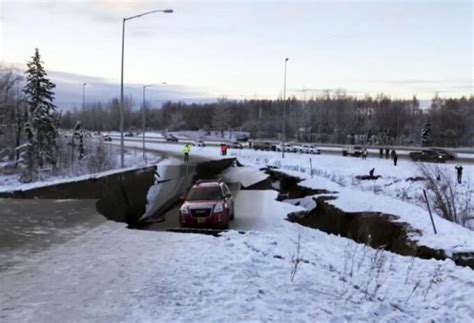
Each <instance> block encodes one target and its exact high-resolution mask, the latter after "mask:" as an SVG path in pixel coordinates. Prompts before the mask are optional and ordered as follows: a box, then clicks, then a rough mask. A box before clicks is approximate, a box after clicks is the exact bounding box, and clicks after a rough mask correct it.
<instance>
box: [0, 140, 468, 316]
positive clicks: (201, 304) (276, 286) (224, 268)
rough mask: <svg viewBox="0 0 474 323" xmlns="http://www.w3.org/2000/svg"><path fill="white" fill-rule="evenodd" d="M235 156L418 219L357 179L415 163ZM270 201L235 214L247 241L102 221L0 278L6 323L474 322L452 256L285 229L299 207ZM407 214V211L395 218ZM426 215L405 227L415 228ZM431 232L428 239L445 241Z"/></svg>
mask: <svg viewBox="0 0 474 323" xmlns="http://www.w3.org/2000/svg"><path fill="white" fill-rule="evenodd" d="M147 146H148V148H155V149H160V150H165V151H167V152H175V153H180V152H181V149H182V146H181V145H170V144H153V145H147ZM233 154H235V156H236V157H238V158H239V161H241V162H242V163H244V164H247V165H250V166H252V167H255V168H259V167H263V166H266V165H277V166H280V169H282V170H284V171H286V172H289V173H291V174H293V175H298V176H299V177H302V178H306V180H305V181H304V182H303V184H304V185H307V186H313V187H317V188H326V189H328V190H335V191H338V192H339V193H338V194H339V199H338V200H336V202H335V203H341V205H337V206H338V207H341V208H349V209H351V210H358V209H364V210H365V211H367V210H366V209H365V208H366V207H367V206H369V205H372V207H373V209H377V210H378V209H381V210H383V211H386V212H387V213H390V214H395V215H399V216H401V217H404V218H403V221H405V220H406V221H411V220H410V217H415V216H416V215H415V214H414V213H416V212H415V211H413V210H415V208H416V210H417V211H418V210H421V211H423V209H422V208H421V207H419V206H417V205H416V203H411V202H405V201H402V200H401V199H399V198H396V197H395V196H392V194H393V193H387V194H384V193H381V192H379V191H377V192H375V193H374V190H373V189H371V188H369V187H368V186H369V185H370V184H365V183H364V184H361V183H359V184H358V183H356V182H354V181H353V180H352V178H353V176H354V175H359V174H367V173H368V170H369V169H370V168H373V167H375V168H376V174H381V175H383V181H385V180H387V181H393V180H394V179H400V178H404V177H406V176H413V175H416V174H417V171H416V167H415V166H413V165H412V164H409V163H408V162H403V161H402V162H400V165H399V166H397V167H395V166H392V165H391V163H390V162H389V161H385V160H378V159H368V160H367V161H362V160H360V159H353V158H342V157H336V156H324V155H322V156H312V157H311V158H312V162H313V168H315V169H318V170H319V171H315V173H316V174H315V175H314V176H313V178H311V176H310V174H309V171H308V170H309V157H308V156H302V155H293V154H287V155H286V157H285V159H284V160H282V159H281V157H280V154H276V153H262V152H258V153H257V152H253V151H247V150H242V151H233V150H231V153H230V155H231V156H232V155H233ZM193 156H201V157H210V156H212V157H213V158H219V157H220V156H219V152H218V148H211V147H206V148H195V149H193V151H192V153H191V158H193ZM333 158H334V159H333ZM446 167H448V166H446ZM471 167H472V166H466V167H465V170H466V173H470V172H472V168H471ZM249 173H250V172H249ZM231 175H232V174H231ZM385 177H387V178H388V179H385ZM365 185H366V186H367V187H365ZM377 185H378V184H377ZM408 185H412V184H411V183H410V184H408ZM391 186H392V185H389V186H387V187H389V190H390V187H391ZM241 193H242V192H241ZM244 194H245V193H244ZM249 194H251V192H249ZM267 194H268V196H266V197H262V195H259V196H258V201H256V203H255V204H250V203H246V204H245V205H243V206H242V207H244V208H245V210H239V211H240V212H243V213H245V214H248V215H249V217H247V219H251V217H250V215H251V214H252V213H255V216H259V217H260V218H259V219H258V221H257V223H258V225H252V227H249V228H248V231H246V232H245V233H240V232H237V231H233V230H230V231H228V232H226V233H223V234H222V236H221V237H218V238H216V237H212V236H205V235H196V234H179V233H170V232H151V231H137V230H128V229H125V227H124V225H123V224H119V223H113V222H106V223H103V224H101V225H99V226H97V227H96V228H94V229H92V230H90V231H88V232H87V233H85V234H83V235H81V236H79V237H76V238H74V239H72V240H69V241H68V242H66V243H64V244H61V245H56V246H54V247H52V248H50V249H48V250H45V251H43V252H41V253H39V254H36V255H33V256H30V257H28V258H25V259H24V260H23V261H22V262H21V263H20V264H18V265H17V266H15V267H13V268H11V269H9V270H7V271H3V272H0V286H1V287H2V289H1V290H2V292H1V293H0V320H1V321H5V322H20V321H21V322H24V321H34V322H52V321H79V322H90V321H94V322H104V321H120V322H144V321H146V322H154V321H159V322H224V321H225V322H235V321H278V322H321V321H324V322H328V321H330V322H346V321H357V322H362V321H364V322H367V321H368V322H380V321H382V322H418V321H441V322H472V321H473V320H474V305H473V302H472V300H473V299H474V271H473V270H471V269H470V268H464V267H459V266H456V265H455V264H454V263H453V262H452V261H451V260H446V261H436V260H421V259H418V258H411V257H403V256H399V255H396V254H393V253H390V252H386V251H383V250H375V249H372V248H370V247H367V246H365V245H361V244H357V243H355V242H353V241H352V240H348V239H345V238H342V237H339V236H335V235H328V234H326V233H323V232H321V231H318V230H314V229H310V228H306V227H302V226H300V225H297V224H294V223H290V222H288V221H286V220H285V218H286V215H287V214H288V212H291V211H293V210H295V209H296V208H297V207H295V206H293V205H290V204H286V203H281V202H277V201H275V200H274V199H275V197H276V193H275V192H272V191H268V192H267ZM376 194H378V195H376ZM243 197H244V196H243ZM245 198H247V199H248V198H251V196H245ZM338 201H340V202H338ZM378 201H380V202H378ZM359 203H365V204H359ZM398 203H402V204H398ZM401 207H406V208H407V209H406V210H408V211H402V210H399V208H401ZM262 208H263V210H262ZM409 208H413V209H409ZM369 211H370V210H369ZM405 212H406V213H407V214H405ZM262 214H263V215H262ZM425 215H426V214H422V215H421V216H420V218H419V219H418V218H416V221H415V220H413V223H411V222H410V224H413V225H418V224H417V223H421V222H422V221H423V219H425ZM427 220H428V219H427ZM436 220H437V221H438V220H439V219H436ZM427 223H429V222H427ZM419 225H420V226H422V225H424V222H423V223H422V224H419ZM445 228H448V225H445V224H444V223H443V224H440V229H445ZM451 229H452V230H453V231H452V232H451V233H450V235H451V236H452V237H451V238H450V240H448V238H446V237H445V236H444V235H439V236H440V237H439V239H446V240H445V241H447V242H449V241H452V240H454V239H455V238H456V237H455V235H456V236H459V235H461V234H462V235H463V236H464V234H465V235H466V237H468V238H467V239H471V238H469V234H471V237H472V234H473V233H472V232H471V231H468V230H466V231H462V233H460V232H461V230H458V226H456V227H454V225H453V227H452V228H450V230H451ZM426 233H427V236H426V237H425V236H423V238H426V239H431V238H433V239H438V238H437V237H435V236H434V235H428V232H426ZM439 241H440V240H436V242H435V243H438V242H439ZM469 241H472V240H469ZM469 241H467V243H469ZM423 243H425V241H423ZM426 243H431V242H430V241H426ZM472 245H474V244H471V246H472Z"/></svg>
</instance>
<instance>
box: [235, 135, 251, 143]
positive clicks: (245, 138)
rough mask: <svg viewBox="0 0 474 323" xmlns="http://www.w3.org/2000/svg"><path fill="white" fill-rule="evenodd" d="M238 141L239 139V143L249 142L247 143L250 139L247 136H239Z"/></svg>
mask: <svg viewBox="0 0 474 323" xmlns="http://www.w3.org/2000/svg"><path fill="white" fill-rule="evenodd" d="M236 139H237V141H240V142H247V141H249V137H248V136H246V135H239V136H237V138H236Z"/></svg>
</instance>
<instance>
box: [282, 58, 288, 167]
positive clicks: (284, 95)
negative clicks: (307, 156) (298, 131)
mask: <svg viewBox="0 0 474 323" xmlns="http://www.w3.org/2000/svg"><path fill="white" fill-rule="evenodd" d="M287 62H288V57H287V58H285V77H284V83H283V102H284V105H283V131H282V144H281V158H285V141H286V63H287Z"/></svg>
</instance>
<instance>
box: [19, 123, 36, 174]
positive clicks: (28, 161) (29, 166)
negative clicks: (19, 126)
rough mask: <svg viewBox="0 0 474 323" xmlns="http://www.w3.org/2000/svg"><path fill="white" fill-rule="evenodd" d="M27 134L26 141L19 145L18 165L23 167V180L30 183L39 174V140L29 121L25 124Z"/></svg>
mask: <svg viewBox="0 0 474 323" xmlns="http://www.w3.org/2000/svg"><path fill="white" fill-rule="evenodd" d="M25 134H26V142H25V143H24V144H23V145H21V146H19V147H17V151H18V152H19V159H18V165H19V166H20V167H22V168H23V173H22V175H21V181H22V182H24V183H30V182H33V181H35V180H36V178H37V175H38V173H37V171H38V168H37V165H38V159H37V157H38V142H37V140H36V135H35V133H34V131H33V129H32V127H31V126H30V124H29V123H28V122H27V123H26V124H25Z"/></svg>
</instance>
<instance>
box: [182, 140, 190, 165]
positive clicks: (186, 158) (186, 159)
mask: <svg viewBox="0 0 474 323" xmlns="http://www.w3.org/2000/svg"><path fill="white" fill-rule="evenodd" d="M190 152H191V145H190V144H186V145H184V148H183V155H184V162H185V163H188V162H189V153H190Z"/></svg>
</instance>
